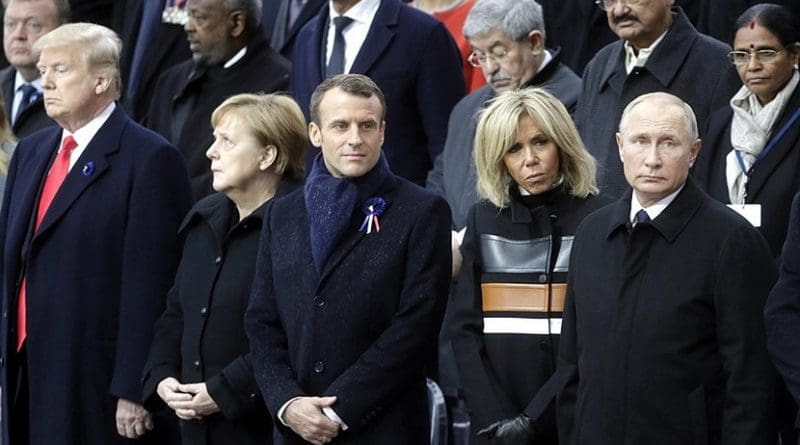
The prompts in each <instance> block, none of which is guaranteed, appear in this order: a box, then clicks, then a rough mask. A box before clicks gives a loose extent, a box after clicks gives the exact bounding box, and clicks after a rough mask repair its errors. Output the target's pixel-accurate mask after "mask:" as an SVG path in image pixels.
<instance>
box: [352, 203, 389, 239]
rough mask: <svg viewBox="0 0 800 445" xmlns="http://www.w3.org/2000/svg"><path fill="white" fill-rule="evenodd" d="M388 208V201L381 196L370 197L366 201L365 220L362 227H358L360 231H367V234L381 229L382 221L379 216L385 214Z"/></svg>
mask: <svg viewBox="0 0 800 445" xmlns="http://www.w3.org/2000/svg"><path fill="white" fill-rule="evenodd" d="M384 210H386V201H385V200H384V199H383V198H381V197H379V196H378V197H374V198H369V199H368V200H367V202H366V203H364V215H365V216H364V222H362V223H361V227H359V228H358V231H359V232H366V233H367V234H370V233H372V231H373V230H374V231H375V233H378V232H380V231H381V222H380V219H378V217H379V216H381V215H382V214H383V211H384Z"/></svg>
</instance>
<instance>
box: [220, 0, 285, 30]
mask: <svg viewBox="0 0 800 445" xmlns="http://www.w3.org/2000/svg"><path fill="white" fill-rule="evenodd" d="M272 1H274V0H272ZM222 4H223V5H224V6H225V10H226V11H228V12H231V11H244V15H245V16H246V17H247V20H246V22H245V23H246V29H247V31H248V33H251V32H253V31H254V30H255V29H256V28H258V25H260V24H261V5H262V3H261V0H223V2H222Z"/></svg>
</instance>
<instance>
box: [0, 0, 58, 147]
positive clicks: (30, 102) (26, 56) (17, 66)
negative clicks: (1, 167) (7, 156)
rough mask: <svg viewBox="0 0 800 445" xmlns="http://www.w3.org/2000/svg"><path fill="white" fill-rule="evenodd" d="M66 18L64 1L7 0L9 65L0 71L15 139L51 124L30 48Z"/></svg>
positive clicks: (5, 45) (5, 47)
mask: <svg viewBox="0 0 800 445" xmlns="http://www.w3.org/2000/svg"><path fill="white" fill-rule="evenodd" d="M69 18H70V9H69V2H68V1H67V0H33V1H24V0H23V1H21V0H11V1H10V2H9V3H8V7H7V8H6V11H5V16H4V18H3V20H4V22H5V24H4V26H3V29H4V33H3V51H4V52H5V55H6V58H8V60H9V62H10V64H11V65H10V66H9V67H7V68H4V69H3V70H0V89H2V92H3V99H4V101H5V102H4V105H5V107H6V116H8V122H9V124H10V125H11V130H12V131H13V132H14V134H15V135H16V136H17V137H18V138H22V137H25V136H27V135H29V134H31V133H33V132H34V131H36V130H39V129H42V128H44V127H49V126H51V125H55V122H53V120H52V119H50V118H49V117H48V116H47V113H46V112H45V110H44V101H43V100H42V80H41V77H40V75H39V69H38V68H36V59H35V58H34V56H33V54H32V51H31V48H32V47H33V44H34V43H36V41H37V40H39V37H41V36H43V35H45V34H47V33H48V32H50V31H52V30H53V29H55V28H57V27H58V26H59V25H61V24H64V23H67V22H68V21H69Z"/></svg>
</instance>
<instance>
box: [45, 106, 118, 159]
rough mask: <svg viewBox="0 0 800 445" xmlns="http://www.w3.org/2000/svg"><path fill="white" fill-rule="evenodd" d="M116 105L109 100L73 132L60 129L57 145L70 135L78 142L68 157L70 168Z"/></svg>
mask: <svg viewBox="0 0 800 445" xmlns="http://www.w3.org/2000/svg"><path fill="white" fill-rule="evenodd" d="M116 107H117V105H116V104H115V103H114V102H111V103H110V104H108V106H107V107H105V108H104V109H103V111H101V112H100V113H99V114H98V115H97V116H95V117H93V118H92V120H90V121H89V122H87V123H86V125H84V126H83V127H81V128H79V129H77V130H75V133H70V132H69V131H67V130H66V129H63V130H62V131H61V143H60V144H59V147H61V145H63V143H64V139H65V138H66V137H67V136H70V135H71V136H72V137H73V138H75V142H76V143H77V144H78V146H77V147H75V149H74V150H72V154H70V157H69V168H70V169H71V168H72V166H74V165H75V162H77V161H78V158H80V157H81V154H83V151H84V150H86V146H88V145H89V143H90V142H91V141H92V139H94V137H95V135H96V134H97V132H98V131H100V127H102V126H103V124H105V123H106V121H107V120H108V118H109V117H111V113H113V112H114V109H115V108H116ZM59 150H60V149H59Z"/></svg>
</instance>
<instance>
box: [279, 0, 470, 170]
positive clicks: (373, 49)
mask: <svg viewBox="0 0 800 445" xmlns="http://www.w3.org/2000/svg"><path fill="white" fill-rule="evenodd" d="M330 5H332V6H333V10H330V9H329V7H328V6H323V7H322V10H320V13H319V15H317V16H316V17H315V18H314V19H313V20H311V21H310V22H308V24H306V26H305V27H303V29H302V30H301V31H300V34H299V35H298V36H297V43H296V45H295V50H294V56H293V57H292V82H291V84H292V86H291V89H292V92H293V93H294V96H295V99H297V102H298V103H299V104H300V106H301V107H303V109H304V112H305V113H306V118H308V117H309V112H308V111H309V110H308V108H307V104H308V103H309V101H310V99H311V93H312V92H313V91H314V88H316V87H317V85H319V83H320V82H322V80H323V79H325V78H326V77H329V76H330V75H332V74H333V71H336V74H339V73H359V74H364V75H367V76H369V78H370V79H372V80H373V81H375V83H377V84H378V86H379V87H380V88H381V90H383V91H384V94H386V105H387V107H386V113H387V118H386V120H387V121H388V122H391V123H392V127H391V129H390V130H389V131H388V132H387V133H386V143H385V144H384V145H383V151H384V154H385V155H386V160H387V161H388V162H389V166H390V167H391V169H392V171H393V172H394V173H396V174H397V175H399V176H401V177H403V178H406V179H408V180H410V181H412V182H415V183H417V184H420V185H424V184H425V178H426V176H427V175H428V171H429V170H430V169H431V168H432V167H433V161H434V159H436V157H437V156H438V155H439V153H441V152H442V148H443V147H444V141H445V138H446V136H447V118H448V116H450V111H451V110H452V109H453V106H454V105H455V104H456V102H458V101H459V100H460V99H461V98H462V97H463V96H464V94H465V93H466V86H465V85H464V73H463V71H462V69H461V68H462V64H461V56H460V55H459V52H458V47H456V44H455V42H453V38H452V37H451V36H450V32H449V31H447V28H445V26H444V25H443V24H442V23H441V22H439V21H438V20H436V19H434V18H433V17H431V16H430V15H428V14H426V13H425V12H423V11H420V10H417V9H415V8H411V7H408V6H407V5H405V4H403V3H402V2H401V1H400V0H358V1H355V2H354V1H348V0H332V1H331V2H330ZM339 17H345V20H346V19H352V20H353V21H352V23H350V25H349V26H348V27H347V28H346V29H345V30H344V31H343V33H342V36H343V39H344V43H343V49H342V51H343V59H341V60H340V62H341V66H339V68H341V69H339V70H338V71H337V70H333V68H332V64H330V63H329V59H334V57H333V53H334V52H335V51H334V50H335V48H332V46H334V45H330V44H326V42H334V41H335V39H334V31H332V30H333V29H334V28H335V26H334V24H333V20H335V19H338V18H339ZM348 31H349V32H348ZM361 33H363V34H366V35H365V37H364V38H363V39H361V40H358V39H357V36H358V35H359V34H361ZM363 34H362V35H363ZM334 43H335V42H334ZM348 48H350V49H348ZM326 72H327V74H326ZM311 151H312V150H310V151H309V154H308V156H307V158H306V159H307V165H310V164H311V162H312V161H313V155H311V154H310V152H311Z"/></svg>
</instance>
